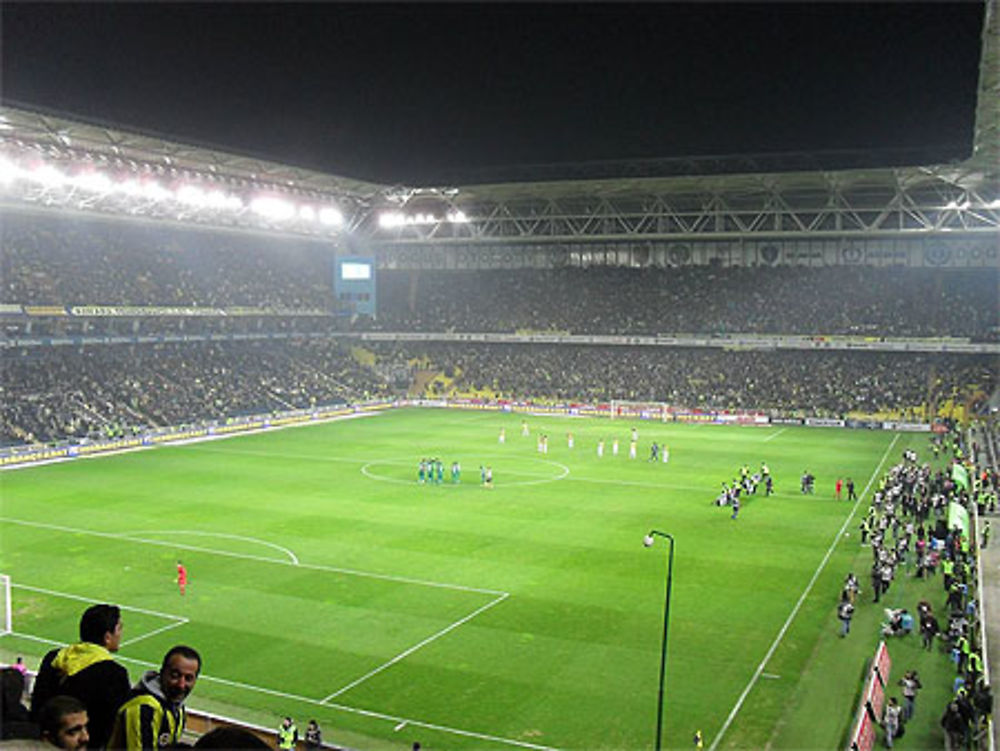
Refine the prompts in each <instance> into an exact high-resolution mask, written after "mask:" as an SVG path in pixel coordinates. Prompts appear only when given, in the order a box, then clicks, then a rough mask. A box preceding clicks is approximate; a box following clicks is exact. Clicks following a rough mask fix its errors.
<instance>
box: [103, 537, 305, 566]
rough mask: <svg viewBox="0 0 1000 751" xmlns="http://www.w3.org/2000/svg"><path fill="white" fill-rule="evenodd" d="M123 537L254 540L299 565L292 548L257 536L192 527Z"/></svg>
mask: <svg viewBox="0 0 1000 751" xmlns="http://www.w3.org/2000/svg"><path fill="white" fill-rule="evenodd" d="M119 534H120V535H121V536H122V537H132V536H133V535H196V536H201V537H220V538H223V539H226V540H240V541H242V542H253V543H256V544H258V545H264V546H265V547H268V548H273V549H275V550H280V551H281V552H282V553H284V554H285V555H287V556H288V558H289V560H291V562H292V564H294V565H296V566H298V565H299V557H298V556H297V555H295V553H293V552H292V551H291V550H289V549H288V548H286V547H282V546H281V545H277V544H275V543H273V542H268V541H267V540H261V539H260V538H257V537H244V536H243V535H228V534H225V533H223V532H198V531H196V530H191V529H154V530H148V529H147V530H146V531H145V532H120V533H119Z"/></svg>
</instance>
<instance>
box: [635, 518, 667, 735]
mask: <svg viewBox="0 0 1000 751" xmlns="http://www.w3.org/2000/svg"><path fill="white" fill-rule="evenodd" d="M656 537H663V538H664V539H666V540H668V541H669V542H670V549H669V551H668V553H667V597H666V602H665V603H664V605H663V644H662V646H661V648H660V691H659V694H658V696H657V700H656V751H660V748H661V742H662V736H663V688H664V685H665V682H666V678H667V630H668V628H669V627H670V585H671V584H672V583H673V578H674V538H673V535H669V534H667V533H666V532H660V531H659V530H657V529H653V530H650V532H649V534H648V535H646V536H645V537H644V538H643V540H642V544H643V545H645V546H646V547H647V548H651V547H653V542H654V540H655V538H656Z"/></svg>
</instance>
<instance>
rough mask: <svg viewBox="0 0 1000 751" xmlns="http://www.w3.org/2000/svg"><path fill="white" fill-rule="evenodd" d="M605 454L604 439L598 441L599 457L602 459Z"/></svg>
mask: <svg viewBox="0 0 1000 751" xmlns="http://www.w3.org/2000/svg"><path fill="white" fill-rule="evenodd" d="M602 456H604V441H598V442H597V458H598V459H600V458H601V457H602Z"/></svg>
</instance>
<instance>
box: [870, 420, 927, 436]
mask: <svg viewBox="0 0 1000 751" xmlns="http://www.w3.org/2000/svg"><path fill="white" fill-rule="evenodd" d="M882 428H883V430H898V431H899V432H901V433H930V432H931V426H930V423H926V422H895V421H892V420H889V421H887V422H883V423H882Z"/></svg>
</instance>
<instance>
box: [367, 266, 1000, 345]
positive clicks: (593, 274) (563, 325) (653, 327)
mask: <svg viewBox="0 0 1000 751" xmlns="http://www.w3.org/2000/svg"><path fill="white" fill-rule="evenodd" d="M414 275H416V276H417V278H416V280H415V282H414V280H413V276H414ZM998 283H1000V277H998V270H997V268H995V267H994V268H989V269H950V270H942V269H921V268H902V267H890V268H872V267H856V266H839V267H838V266H834V267H815V268H810V267H800V266H795V267H792V266H784V267H779V266H776V267H746V268H742V267H728V268H721V267H714V266H686V267H680V268H670V269H660V268H646V269H633V268H621V267H608V266H592V267H589V268H562V269H530V270H494V271H437V270H425V271H421V272H410V271H380V272H379V300H380V311H379V319H378V321H377V323H376V327H377V328H379V329H382V330H385V331H476V332H513V331H517V330H523V329H529V330H539V331H545V330H557V331H567V332H570V333H573V334H620V335H655V334H665V333H703V334H731V333H752V334H764V333H767V334H853V335H866V336H921V337H927V336H959V337H970V338H974V339H987V338H990V337H993V336H994V335H995V334H996V331H997V326H998V324H1000V307H998V304H997V299H998V298H997V289H998Z"/></svg>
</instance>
